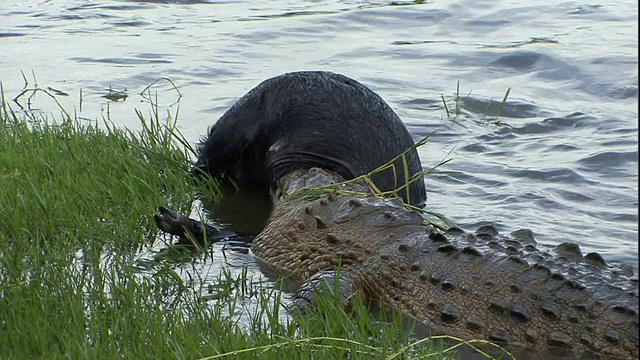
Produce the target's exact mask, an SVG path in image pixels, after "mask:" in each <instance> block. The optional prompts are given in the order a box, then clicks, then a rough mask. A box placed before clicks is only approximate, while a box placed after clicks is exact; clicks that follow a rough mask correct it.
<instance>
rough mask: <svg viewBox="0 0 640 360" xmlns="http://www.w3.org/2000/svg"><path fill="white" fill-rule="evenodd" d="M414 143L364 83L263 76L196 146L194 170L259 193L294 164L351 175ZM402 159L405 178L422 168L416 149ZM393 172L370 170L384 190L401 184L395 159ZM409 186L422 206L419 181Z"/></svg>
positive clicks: (316, 75)
mask: <svg viewBox="0 0 640 360" xmlns="http://www.w3.org/2000/svg"><path fill="white" fill-rule="evenodd" d="M413 144H414V142H413V139H412V138H411V135H410V134H409V131H408V130H407V129H406V127H405V126H404V124H403V123H402V121H401V120H400V118H399V117H398V116H397V115H396V114H395V112H394V111H393V110H392V109H391V108H390V107H389V105H387V103H386V102H385V101H384V100H383V99H382V98H381V97H380V96H378V95H377V94H376V93H374V92H373V91H371V90H370V89H368V88H367V87H365V86H364V85H362V84H360V83H359V82H357V81H355V80H353V79H350V78H348V77H346V76H343V75H339V74H335V73H331V72H323V71H305V72H295V73H288V74H284V75H280V76H276V77H274V78H270V79H267V80H265V81H264V82H262V83H261V84H259V85H258V86H256V87H255V88H254V89H252V90H251V91H249V92H248V93H247V94H246V95H245V96H243V97H242V98H241V99H240V100H238V102H236V103H235V104H234V105H233V106H232V107H231V108H230V109H229V110H228V111H227V112H226V113H225V114H224V115H222V117H221V118H220V119H219V120H218V122H217V123H216V124H215V125H214V126H212V127H211V129H210V130H209V135H208V136H207V137H206V139H203V141H202V142H201V144H200V145H199V148H198V151H199V157H198V160H197V162H196V164H195V167H194V170H193V172H194V173H198V172H200V170H203V171H206V172H209V173H210V174H212V175H213V176H217V177H220V178H225V177H229V178H233V179H235V180H236V181H237V182H238V184H239V185H241V186H242V185H248V186H252V187H253V186H257V187H264V188H265V190H266V189H267V187H268V186H271V187H273V186H274V185H275V182H276V181H277V180H278V179H279V178H280V177H281V176H282V175H284V174H286V173H288V172H290V171H292V170H295V169H300V168H311V167H321V168H326V169H330V170H333V171H336V172H337V173H339V174H340V175H342V176H343V177H344V178H346V179H352V178H354V177H357V176H359V175H362V174H365V173H368V172H370V171H372V170H374V169H375V168H377V167H379V166H380V165H382V164H384V163H386V162H388V161H389V160H391V159H392V158H393V157H395V156H397V155H399V154H400V153H402V152H403V151H405V150H406V149H408V148H409V147H411V146H412V145H413ZM408 163H409V171H410V175H413V174H416V173H419V172H420V171H422V167H421V165H420V159H419V157H418V154H417V152H416V151H415V150H414V151H411V152H410V153H409V154H408ZM396 169H397V172H396V173H397V178H394V174H393V172H392V171H391V170H388V171H385V172H382V173H379V174H376V175H374V176H373V178H372V179H373V181H374V183H375V184H376V185H377V186H378V187H379V188H380V189H381V190H383V191H387V190H393V189H395V188H397V187H399V186H401V185H403V184H404V173H403V165H402V162H401V161H398V162H396ZM410 190H411V201H410V202H411V204H413V205H418V206H422V205H423V204H424V202H425V201H426V190H425V187H424V182H423V181H422V179H420V180H418V181H416V182H415V183H413V184H412V185H411V188H410ZM401 195H403V197H406V195H405V194H404V192H403V193H402V194H401ZM404 200H405V201H407V199H406V198H405V199H404Z"/></svg>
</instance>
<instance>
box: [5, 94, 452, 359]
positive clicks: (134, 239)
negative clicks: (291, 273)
mask: <svg viewBox="0 0 640 360" xmlns="http://www.w3.org/2000/svg"><path fill="white" fill-rule="evenodd" d="M0 111H1V113H0V184H1V186H0V357H1V358H3V359H11V358H16V359H17V358H25V359H27V358H28V359H31V358H47V359H57V358H69V359H92V358H101V359H113V358H131V359H162V358H167V359H175V358H180V359H198V358H209V359H213V358H229V359H243V358H246V359H255V358H256V357H258V358H261V359H280V358H285V357H286V358H288V359H310V358H317V359H344V358H345V357H347V356H348V358H350V359H376V358H378V359H400V358H441V357H443V356H446V354H450V352H446V351H444V352H443V354H444V355H443V354H440V355H438V354H437V353H436V354H433V352H434V351H437V347H434V346H430V347H427V346H422V344H421V345H420V346H409V344H410V343H411V341H412V339H411V338H410V337H409V336H408V334H409V332H406V331H405V329H404V328H403V325H402V323H401V322H400V321H399V319H398V318H397V317H394V320H393V321H391V322H376V321H374V320H373V319H372V318H371V317H370V315H369V312H368V311H367V309H366V308H364V307H362V306H356V307H355V310H354V312H355V314H345V313H344V311H343V309H341V307H340V306H339V305H337V304H333V303H332V302H331V301H327V302H326V303H324V302H323V303H322V304H321V305H320V306H319V308H318V313H317V314H315V315H314V314H310V315H309V316H305V317H301V318H300V319H297V321H296V322H293V321H289V322H284V323H283V322H282V321H278V319H279V315H280V314H279V312H280V311H281V310H280V309H281V306H280V303H279V300H280V294H281V293H280V292H279V291H270V290H268V289H257V290H256V289H253V290H251V291H247V290H246V289H248V288H250V287H251V286H250V284H249V283H250V279H247V278H245V277H241V278H237V279H236V278H230V277H228V276H227V277H224V276H222V277H221V279H220V286H221V287H222V288H224V291H221V294H223V295H221V296H217V297H216V298H215V299H212V298H210V297H208V298H203V297H202V296H201V289H200V286H199V284H198V282H197V281H193V282H189V283H186V282H184V281H183V280H181V278H180V276H178V275H177V274H176V273H175V271H174V269H173V268H172V266H174V265H175V263H174V262H171V263H169V262H165V263H163V262H162V261H159V262H156V263H154V265H153V266H152V267H151V268H150V269H147V270H146V271H143V272H141V271H140V269H139V266H138V265H139V264H138V261H137V259H138V258H139V253H140V250H141V249H143V248H148V247H149V246H151V245H152V244H153V243H155V242H158V239H156V233H157V231H156V229H155V225H154V224H153V219H152V214H153V212H154V210H155V209H156V207H157V206H158V205H165V206H169V207H171V208H173V209H176V210H179V211H188V210H189V207H190V204H191V202H192V200H193V199H194V196H195V195H194V193H193V188H192V183H191V182H190V181H189V179H188V178H187V175H186V170H187V169H188V166H189V163H188V161H187V158H186V156H185V154H184V153H185V149H184V148H183V146H182V145H181V144H180V142H178V141H176V137H175V134H174V133H173V131H172V129H171V127H166V126H163V125H162V124H161V123H160V121H158V120H157V119H156V120H152V121H144V123H145V124H146V126H145V127H144V130H143V131H142V132H139V133H132V132H129V131H127V130H123V129H118V128H114V127H110V126H108V125H107V124H102V123H101V124H86V123H84V124H81V123H78V122H76V121H74V120H72V119H69V118H67V119H62V120H59V121H57V122H52V121H46V120H45V119H42V118H39V119H35V120H36V121H35V122H34V121H25V119H24V118H21V117H20V116H16V115H15V114H14V113H13V112H12V111H11V110H10V109H9V107H8V105H7V104H6V103H4V102H3V104H2V106H1V107H0ZM203 131H204V130H203ZM202 256H205V255H203V254H202V253H192V254H190V255H189V256H188V257H187V259H185V260H183V261H190V260H189V259H194V258H196V259H197V258H200V260H201V257H202ZM246 297H254V298H257V299H258V303H260V304H262V306H259V307H257V308H255V309H253V314H252V316H251V319H250V320H249V322H248V323H238V322H237V320H236V319H235V318H234V317H230V316H228V315H226V314H230V313H231V314H233V313H234V311H235V310H234V309H235V307H236V306H239V304H240V303H242V301H243V299H245V298H246ZM442 350H444V349H442Z"/></svg>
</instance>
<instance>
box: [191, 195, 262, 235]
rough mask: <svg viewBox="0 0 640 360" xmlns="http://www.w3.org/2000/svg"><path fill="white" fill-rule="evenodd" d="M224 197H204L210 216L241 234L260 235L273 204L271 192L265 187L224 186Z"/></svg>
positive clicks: (204, 205)
mask: <svg viewBox="0 0 640 360" xmlns="http://www.w3.org/2000/svg"><path fill="white" fill-rule="evenodd" d="M222 191H223V196H222V199H220V200H218V201H217V202H214V201H213V200H212V199H207V198H204V199H202V205H203V207H204V208H205V209H206V210H208V211H209V218H210V219H211V220H213V221H214V222H216V223H221V224H224V225H227V226H228V227H229V228H230V229H231V230H233V231H235V232H237V233H239V234H247V235H253V236H255V235H258V234H259V233H260V232H261V231H262V229H264V227H265V226H266V225H267V220H269V215H270V214H271V211H272V210H273V204H272V202H271V198H270V196H269V192H268V191H266V189H264V188H257V187H243V188H242V189H239V190H238V189H236V188H234V187H233V186H232V185H230V184H227V185H224V186H223V189H222Z"/></svg>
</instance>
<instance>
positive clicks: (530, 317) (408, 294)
mask: <svg viewBox="0 0 640 360" xmlns="http://www.w3.org/2000/svg"><path fill="white" fill-rule="evenodd" d="M291 78H294V79H297V80H296V81H298V80H300V79H302V80H303V81H302V82H301V83H303V84H304V86H298V87H296V86H294V88H295V91H293V92H294V93H295V96H294V95H291V96H289V95H290V94H288V93H287V91H288V90H287V87H286V85H287V83H286V81H289V80H291ZM283 79H285V83H284V84H283V82H282V81H283ZM314 79H315V80H314ZM318 79H320V80H318ZM345 79H346V80H345ZM316 80H317V81H324V82H330V83H331V82H332V83H331V84H330V85H331V86H330V87H329V86H327V87H326V89H330V90H331V92H325V93H322V87H323V84H322V83H321V84H317V83H315V82H314V81H316ZM265 83H266V85H264V83H263V84H262V85H259V86H258V87H257V88H256V89H254V90H252V91H251V92H249V94H247V95H246V96H245V97H244V98H243V99H241V100H240V101H239V102H238V103H236V105H234V107H232V108H231V109H230V110H229V112H227V114H225V115H223V117H222V118H221V119H220V120H219V121H221V122H222V123H221V125H216V127H214V129H213V130H212V131H211V132H210V134H209V139H207V140H206V141H205V142H204V145H203V146H202V147H201V149H200V158H199V159H198V161H197V162H196V165H195V167H194V170H193V171H192V173H194V174H198V172H201V171H204V170H207V171H209V172H210V173H212V174H213V175H221V174H223V173H225V172H226V173H231V174H232V175H234V176H235V177H237V178H238V179H239V180H242V181H245V182H246V181H250V180H251V179H250V177H251V176H258V177H261V179H256V180H257V181H260V182H262V183H266V184H268V186H269V193H270V196H271V200H272V202H273V211H272V213H271V215H270V217H269V219H268V221H267V224H266V226H265V227H264V229H262V231H260V232H259V233H258V234H257V236H256V237H255V238H254V239H253V241H252V244H251V250H252V252H253V254H254V255H255V258H256V259H257V260H258V262H259V263H261V264H263V265H264V266H265V267H266V268H267V269H269V271H270V272H271V273H275V274H277V275H278V276H281V277H286V278H287V279H288V280H290V281H294V282H296V283H297V285H299V287H298V291H297V292H296V294H295V296H294V299H293V301H292V307H293V308H294V309H300V310H303V311H304V310H305V309H308V308H309V307H312V306H313V304H314V303H315V302H316V301H317V298H318V296H321V293H324V292H326V290H329V291H328V292H329V294H330V295H331V296H335V297H337V298H338V299H340V300H342V301H343V302H344V304H345V306H346V307H349V306H350V305H351V304H352V302H353V300H354V299H362V300H364V301H365V302H367V303H376V304H379V305H380V306H382V307H383V308H385V309H390V310H396V311H399V312H400V313H402V314H403V315H405V316H406V317H407V318H408V319H411V320H413V321H416V322H418V323H420V324H423V325H424V326H426V327H427V328H429V329H431V330H433V331H434V332H437V333H441V334H446V335H451V336H455V337H458V338H462V339H467V340H473V339H481V340H488V341H490V342H494V343H498V344H500V345H503V346H506V347H507V348H508V349H516V350H517V353H519V354H527V353H528V352H535V353H538V354H542V355H543V356H545V357H546V356H556V357H568V358H621V359H631V358H633V359H637V358H638V355H639V350H638V348H639V344H638V277H637V275H636V274H634V272H633V270H631V269H629V268H626V267H624V266H620V267H615V266H612V265H609V264H607V263H606V262H605V261H604V259H603V258H602V256H601V255H599V254H597V253H588V254H586V255H584V256H583V255H582V251H581V250H580V248H579V247H578V246H577V245H576V244H573V243H562V244H560V245H558V246H557V247H555V248H546V247H544V246H541V245H539V244H537V242H536V240H535V239H534V236H533V233H532V232H531V231H530V230H527V229H521V230H517V231H515V232H512V233H511V234H509V235H507V236H503V235H500V234H498V232H497V231H496V229H495V228H494V227H492V226H484V227H481V228H480V229H478V230H477V231H475V233H468V232H465V231H463V230H461V229H459V228H457V227H452V228H450V229H448V230H446V231H441V230H439V229H437V228H435V227H434V226H432V225H430V224H429V223H428V222H427V221H426V219H425V218H424V217H423V215H422V213H421V212H420V209H419V208H416V207H414V206H408V205H407V204H406V202H408V201H410V200H412V196H411V195H409V194H406V196H402V193H400V194H399V195H400V197H389V196H381V195H380V188H379V187H378V186H375V185H374V184H375V182H372V181H371V180H370V178H367V177H366V176H365V177H362V176H358V175H359V174H362V173H363V171H364V170H363V169H357V171H355V170H354V171H351V170H349V171H346V170H345V169H347V170H348V169H350V165H349V164H348V163H345V162H341V161H340V160H339V159H336V152H335V151H334V152H333V154H332V156H330V157H328V156H324V157H323V156H322V155H323V154H322V153H321V151H320V150H317V149H323V147H322V146H318V147H317V148H316V150H313V151H315V152H316V153H315V154H314V159H315V160H313V159H312V161H309V159H310V158H306V159H305V161H302V162H298V163H296V162H295V161H291V159H293V158H295V151H294V152H291V151H289V152H288V153H287V152H286V151H285V153H286V157H287V158H288V159H289V162H288V166H287V167H284V168H283V167H280V168H279V169H280V170H278V171H270V170H269V169H270V168H274V167H276V168H277V167H278V166H276V165H278V164H281V163H280V162H279V161H278V156H273V155H274V153H275V154H276V155H277V154H282V153H283V152H282V149H291V147H287V146H286V144H284V143H282V141H281V140H282V136H283V135H276V139H275V140H274V139H273V136H274V135H272V134H275V133H277V131H274V128H273V125H274V124H277V121H278V119H276V118H274V117H273V116H272V115H273V114H278V116H283V117H286V114H287V113H288V112H291V107H292V106H291V105H290V104H291V102H292V101H293V102H294V103H295V101H298V104H303V105H304V106H307V105H310V103H309V102H313V101H314V100H313V99H318V98H320V99H323V101H326V100H327V99H330V97H324V98H323V96H328V95H327V94H330V93H332V92H335V91H337V90H336V89H338V90H339V89H342V90H344V91H346V92H347V93H348V95H353V96H352V99H354V98H357V96H360V95H362V96H368V97H369V98H370V99H374V100H375V101H376V106H379V107H380V106H382V107H386V106H387V105H386V104H384V103H383V102H380V101H381V100H379V98H376V97H374V96H373V95H371V94H370V91H368V90H367V89H366V88H365V89H363V86H362V85H360V84H358V83H354V81H353V80H350V79H348V78H345V77H340V76H331V75H329V76H326V74H324V73H320V74H319V73H313V74H310V75H309V73H305V74H302V75H300V74H296V75H294V76H292V77H287V76H285V77H279V78H276V80H273V81H271V82H269V80H268V81H266V82H265ZM338 83H339V84H338ZM336 84H338V85H336ZM344 84H347V87H344V86H343V85H344ZM276 85H277V86H276ZM298 85H299V84H298ZM340 86H342V87H341V88H340ZM306 88H308V89H310V90H309V92H310V93H308V94H306V97H305V94H303V95H300V93H301V92H304V91H305V90H304V89H306ZM265 89H266V90H265ZM274 89H276V90H274ZM318 89H320V90H318ZM354 89H355V90H354ZM318 91H319V92H321V94H320V95H318V94H317V92H318ZM354 91H355V92H354ZM354 94H355V95H354ZM316 95H317V96H316ZM270 96H271V97H273V96H275V97H276V98H277V101H276V100H273V99H270ZM296 96H298V97H297V98H296ZM302 98H304V99H305V100H304V101H302V100H300V99H302ZM265 99H266V100H265ZM282 99H284V100H282ZM292 99H294V100H292ZM295 99H298V100H295ZM308 99H311V100H308ZM283 101H284V102H283ZM300 101H302V102H300ZM274 104H275V105H274ZM350 104H351V105H353V103H350ZM311 105H313V106H312V108H313V109H315V110H318V109H320V110H321V106H322V103H313V104H311ZM351 105H349V106H350V108H349V109H347V110H348V111H347V112H348V113H349V114H351V115H355V116H357V115H361V114H363V113H365V111H360V110H361V109H359V108H358V107H357V106H351ZM247 106H249V110H250V111H249V110H247V109H246V107H247ZM332 106H333V107H339V106H342V105H340V102H334V103H332ZM298 110H300V109H297V108H295V106H294V109H293V112H294V113H296V114H299V113H300V112H299V111H298ZM260 111H262V112H264V111H266V112H268V114H266V115H267V116H266V117H268V118H269V119H270V120H269V130H268V131H267V133H268V134H269V135H268V136H267V137H266V138H265V135H259V133H260V124H256V123H255V121H257V120H256V119H260V118H261V117H262V116H263V115H265V114H262V113H260ZM338 113H339V114H343V115H344V114H345V113H346V112H344V111H343V112H338ZM377 113H380V114H384V116H382V118H378V119H376V120H375V121H379V122H380V123H385V121H393V127H395V128H397V127H398V126H399V125H398V123H397V121H396V120H395V119H396V117H395V115H394V114H391V113H389V112H388V111H387V110H384V111H379V112H377ZM247 114H249V115H250V119H251V121H248V120H247V119H248V118H247V116H248V115H247ZM276 117H277V116H276ZM223 120H224V121H223ZM319 120H322V119H321V118H320V119H316V118H314V119H313V121H312V122H310V123H312V126H313V127H314V131H315V132H314V133H313V134H314V136H308V135H304V136H303V137H305V139H304V142H305V150H304V151H303V154H304V155H305V156H308V155H309V154H311V153H312V152H313V151H309V150H308V149H312V148H313V141H314V139H316V140H317V141H318V142H323V141H325V139H330V135H327V134H325V133H322V132H321V131H320V132H318V131H319V130H322V126H319V125H321V123H318V121H319ZM361 120H362V119H361ZM361 120H358V121H357V122H361ZM364 120H366V119H364ZM234 121H238V124H239V125H238V127H234V126H233V124H234ZM349 121H351V122H353V121H352V120H349V119H346V118H345V121H344V122H343V123H342V122H340V121H333V122H332V123H331V129H330V130H329V129H324V130H325V131H331V132H332V134H335V133H339V134H341V135H340V137H338V139H339V140H340V141H347V140H348V139H349V138H354V139H355V138H358V137H366V136H367V135H368V134H367V133H366V131H365V132H362V131H358V130H354V128H357V126H351V125H353V124H351V125H349V124H348V122H349ZM345 124H346V125H345ZM356 125H358V124H356ZM287 126H289V127H288V128H287V129H289V130H290V126H297V123H295V122H289V123H288V125H287ZM336 127H337V128H336ZM393 127H392V128H393ZM221 129H222V130H221ZM247 129H248V130H247ZM359 129H363V128H359ZM378 129H380V128H378ZM384 133H385V131H380V132H379V134H378V135H384ZM300 134H304V132H301V133H299V134H298V135H297V136H296V137H289V138H288V139H287V140H288V141H296V139H298V138H299V136H300ZM395 134H405V133H404V132H396V133H395ZM212 138H213V140H212ZM265 139H266V140H265ZM252 141H255V142H256V144H255V145H256V146H254V144H253V143H252ZM270 141H275V142H274V143H273V144H270ZM212 144H215V146H212ZM321 145H323V146H324V145H326V144H324V143H322V144H321ZM220 146H222V147H223V149H222V150H221V152H220V155H217V153H216V147H220ZM400 147H401V148H404V149H405V150H407V151H413V150H415V149H412V148H411V147H410V145H407V144H406V143H404V144H402V146H400ZM294 148H295V147H294ZM228 149H232V150H228ZM327 149H329V147H327ZM357 149H358V148H355V150H354V151H356V152H357V151H358V150H357ZM386 149H387V148H384V147H379V148H378V151H380V152H384V151H385V150H386ZM298 150H299V149H298ZM393 150H394V151H395V150H398V146H395V147H393ZM330 151H332V150H330ZM371 151H372V150H371V149H367V153H366V154H367V155H369V154H371ZM338 153H339V152H338ZM359 155H360V154H358V153H355V154H349V156H351V159H355V160H350V161H356V160H357V157H358V156H359ZM397 155H398V154H397V153H393V154H386V155H384V156H382V155H376V158H377V159H382V158H386V159H387V160H391V161H392V162H393V161H394V160H396V159H397V158H394V156H397ZM229 159H231V160H233V159H236V160H238V159H239V161H240V162H247V164H237V163H231V164H230V163H229ZM269 159H270V160H269ZM274 159H275V160H274ZM318 159H320V160H318ZM327 159H329V160H331V161H326V160H327ZM414 159H415V158H414ZM334 160H337V161H334ZM379 161H380V160H378V161H377V162H378V163H379ZM315 162H318V164H317V165H315V166H314V165H313V164H314V163H315ZM335 164H340V165H341V166H335ZM345 164H346V166H342V165H345ZM373 165H375V164H373ZM379 165H380V164H379ZM351 168H353V167H351ZM211 169H215V170H214V171H211ZM353 169H355V168H353ZM285 170H286V171H285ZM370 170H371V169H369V171H370ZM419 170H420V169H417V168H416V167H415V166H414V167H413V169H412V170H411V174H408V175H407V176H413V175H416V174H418V175H419V174H420V172H419ZM265 174H266V175H265ZM414 178H415V177H414ZM384 179H386V180H385V181H386V185H387V186H389V184H392V183H393V182H394V181H396V180H397V179H396V180H394V179H393V178H392V176H390V175H389V173H388V174H387V177H386V178H384ZM384 179H383V180H384ZM420 181H421V179H420ZM398 184H399V185H400V186H402V185H403V184H404V185H406V186H408V183H403V182H402V181H400V182H398ZM418 190H421V189H420V188H418ZM419 195H420V196H418V197H417V199H416V200H417V201H418V202H420V201H421V200H424V199H426V196H424V199H423V196H422V195H423V194H419ZM155 221H156V224H157V225H158V227H159V228H160V229H161V230H163V231H165V232H168V233H170V234H173V235H178V236H180V237H182V238H185V237H186V238H191V239H196V240H198V241H215V240H217V239H219V238H220V236H219V234H220V230H219V229H217V228H214V227H212V226H210V225H207V224H205V223H201V222H200V221H197V220H194V219H190V218H188V217H186V216H184V215H181V214H178V213H176V212H174V211H172V210H169V209H167V208H164V207H160V208H159V214H156V216H155ZM332 286H333V287H332Z"/></svg>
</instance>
